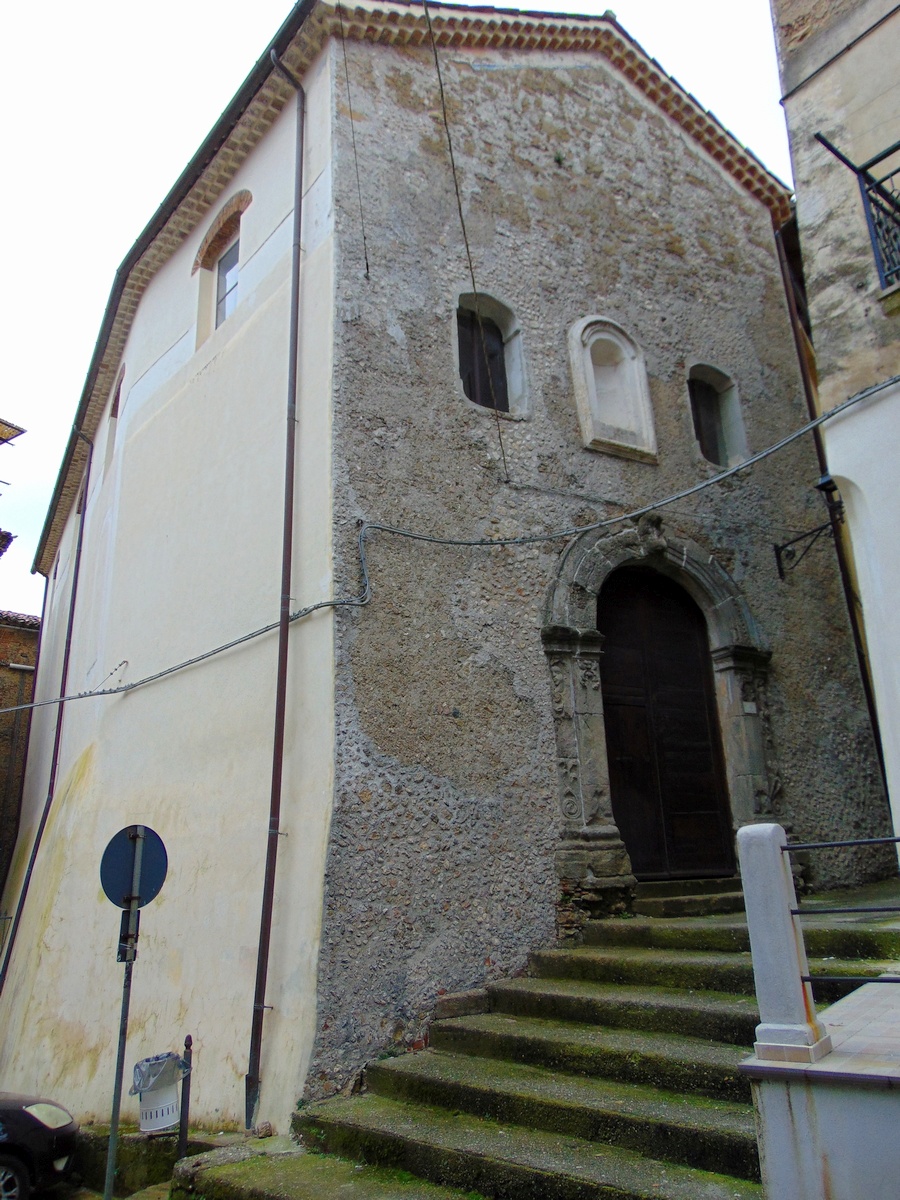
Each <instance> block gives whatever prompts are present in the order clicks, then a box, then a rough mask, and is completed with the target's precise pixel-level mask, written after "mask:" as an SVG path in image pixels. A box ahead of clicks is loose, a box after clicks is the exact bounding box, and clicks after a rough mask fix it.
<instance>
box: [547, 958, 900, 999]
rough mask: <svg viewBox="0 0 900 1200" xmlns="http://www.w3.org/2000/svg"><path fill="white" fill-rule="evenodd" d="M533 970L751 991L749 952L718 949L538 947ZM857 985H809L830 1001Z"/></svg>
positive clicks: (823, 966)
mask: <svg viewBox="0 0 900 1200" xmlns="http://www.w3.org/2000/svg"><path fill="white" fill-rule="evenodd" d="M529 963H530V965H531V971H532V974H534V975H535V976H537V977H538V978H541V979H590V980H597V981H598V982H601V983H645V984H647V985H648V986H656V987H670V988H687V989H692V988H695V989H703V990H705V989H707V988H710V989H712V990H714V991H720V992H733V993H736V994H740V995H753V994H754V992H755V985H754V980H753V963H752V961H751V959H750V953H749V951H745V952H741V953H732V954H728V953H721V952H719V951H713V950H660V949H657V948H653V947H639V946H624V947H623V946H620V947H617V948H615V949H611V948H605V947H599V946H581V947H579V948H578V949H577V950H538V951H536V952H535V953H534V954H532V955H531V956H530V958H529ZM809 968H810V974H811V975H812V976H813V977H815V976H816V975H831V976H835V975H846V976H849V977H851V980H852V977H854V976H860V975H865V976H867V977H869V978H875V977H876V976H877V975H880V974H882V973H884V972H890V971H892V970H893V969H895V964H894V963H892V962H889V961H883V962H872V961H871V960H868V959H867V960H864V961H861V960H858V959H854V960H848V959H838V958H828V959H810V960H809ZM857 986H858V984H856V983H854V982H852V981H851V982H848V983H846V984H845V983H843V982H840V981H837V982H823V983H815V982H814V984H813V989H814V993H815V998H816V1000H817V1001H832V1002H833V1001H834V1000H839V999H840V998H841V997H842V996H845V995H846V994H847V993H848V992H849V991H852V990H853V989H854V988H855V987H857Z"/></svg>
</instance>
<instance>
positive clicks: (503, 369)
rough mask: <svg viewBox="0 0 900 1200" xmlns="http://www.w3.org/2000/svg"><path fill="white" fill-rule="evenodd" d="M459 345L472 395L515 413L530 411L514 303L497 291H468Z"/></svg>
mask: <svg viewBox="0 0 900 1200" xmlns="http://www.w3.org/2000/svg"><path fill="white" fill-rule="evenodd" d="M456 350H457V366H458V369H459V379H460V383H461V385H462V391H463V394H464V395H465V396H466V398H467V399H468V400H471V401H472V402H473V404H479V405H481V407H482V408H492V409H496V411H497V412H502V413H508V414H509V415H510V416H513V417H524V416H526V415H527V402H526V396H525V369H524V363H523V361H522V334H521V330H520V328H519V323H518V321H516V318H515V315H514V314H513V312H512V310H511V309H509V308H507V307H506V305H505V304H501V302H500V301H499V300H495V299H494V297H493V296H486V295H484V294H483V293H479V294H478V296H477V297H476V296H475V295H474V294H473V293H470V292H465V293H463V294H462V295H461V296H460V297H459V302H458V305H457V309H456Z"/></svg>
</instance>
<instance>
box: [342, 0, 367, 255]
mask: <svg viewBox="0 0 900 1200" xmlns="http://www.w3.org/2000/svg"><path fill="white" fill-rule="evenodd" d="M337 11H338V21H339V22H340V26H341V50H342V51H343V55H344V78H345V79H346V81H347V107H348V109H349V110H350V137H351V139H352V142H353V165H354V166H355V167H356V194H357V196H358V197H359V227H360V229H361V230H362V244H363V258H364V259H365V263H366V279H368V278H369V248H368V245H367V243H366V222H365V218H364V216H363V198H362V184H361V183H360V180H359V159H358V158H357V155H356V125H355V123H354V120H353V98H352V96H351V95H350V68H349V67H348V66H347V43H346V41H345V40H344V12H343V8H342V6H341V4H340V0H338V5H337Z"/></svg>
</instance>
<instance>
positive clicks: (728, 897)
mask: <svg viewBox="0 0 900 1200" xmlns="http://www.w3.org/2000/svg"><path fill="white" fill-rule="evenodd" d="M634 911H635V912H636V913H638V914H639V915H640V916H643V917H705V916H710V915H712V914H714V913H739V912H743V911H744V896H743V893H741V892H720V893H719V892H717V893H715V894H711V893H705V892H704V893H700V894H698V895H696V896H690V895H681V896H646V897H642V898H640V899H638V898H637V897H636V898H635V901H634Z"/></svg>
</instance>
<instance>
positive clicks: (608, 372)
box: [569, 316, 656, 462]
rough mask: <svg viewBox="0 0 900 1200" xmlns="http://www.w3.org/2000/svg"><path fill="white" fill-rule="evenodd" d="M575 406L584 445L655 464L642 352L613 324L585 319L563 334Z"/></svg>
mask: <svg viewBox="0 0 900 1200" xmlns="http://www.w3.org/2000/svg"><path fill="white" fill-rule="evenodd" d="M569 356H570V359H571V365H572V383H573V386H574V390H575V404H576V407H577V409H578V419H579V422H580V424H581V436H582V440H583V442H584V445H585V446H586V447H587V448H588V449H590V450H603V451H605V452H606V453H607V454H618V455H621V456H622V457H624V458H636V459H640V460H642V461H644V462H656V431H655V429H654V425H653V406H652V404H651V402H650V387H649V384H648V382H647V368H646V365H645V363H644V353H643V351H642V350H641V348H640V346H638V344H637V342H635V341H634V340H633V338H631V337H630V336H629V335H628V334H627V333H626V332H625V330H624V329H623V328H622V327H621V325H617V324H616V322H615V321H610V320H609V319H608V318H606V317H599V316H595V317H585V318H584V319H583V320H581V321H578V322H577V323H576V324H575V325H573V326H572V328H571V329H570V330H569Z"/></svg>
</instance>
